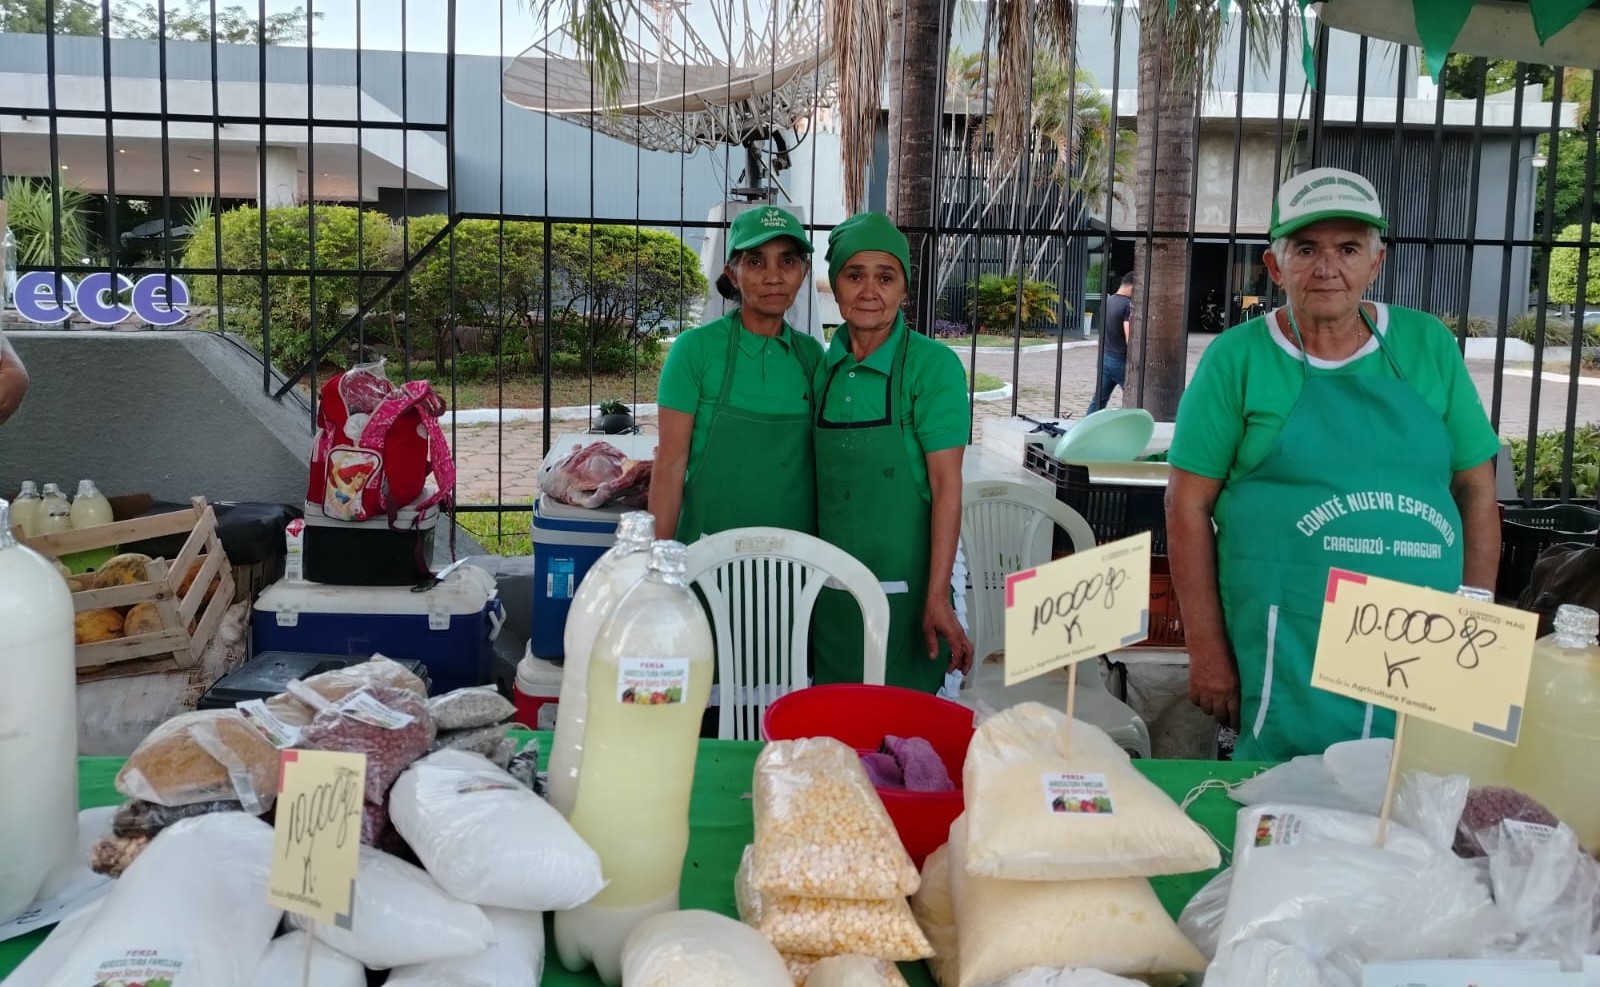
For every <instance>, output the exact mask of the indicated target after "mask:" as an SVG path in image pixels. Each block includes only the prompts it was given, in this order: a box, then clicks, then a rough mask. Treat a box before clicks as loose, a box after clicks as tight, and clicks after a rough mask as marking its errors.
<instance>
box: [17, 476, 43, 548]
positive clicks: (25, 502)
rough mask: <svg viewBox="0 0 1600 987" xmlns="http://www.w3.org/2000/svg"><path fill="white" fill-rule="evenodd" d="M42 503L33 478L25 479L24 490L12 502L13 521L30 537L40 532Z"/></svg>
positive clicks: (23, 482)
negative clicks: (40, 507) (40, 508)
mask: <svg viewBox="0 0 1600 987" xmlns="http://www.w3.org/2000/svg"><path fill="white" fill-rule="evenodd" d="M42 503H43V501H41V500H40V499H39V488H38V487H36V486H34V484H33V481H32V480H23V481H22V492H21V493H19V494H17V499H16V500H13V501H12V502H11V523H12V524H14V525H21V526H22V533H23V534H24V535H26V536H27V537H29V538H32V537H33V536H34V535H37V534H38V533H39V506H40V505H41V504H42Z"/></svg>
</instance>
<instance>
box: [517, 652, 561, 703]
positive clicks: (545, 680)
mask: <svg viewBox="0 0 1600 987" xmlns="http://www.w3.org/2000/svg"><path fill="white" fill-rule="evenodd" d="M517 691H518V692H520V693H522V694H523V695H524V696H540V697H547V696H558V695H560V694H561V666H560V665H557V664H555V663H554V662H549V661H545V660H544V659H543V658H535V657H534V656H533V655H526V656H524V657H523V659H522V661H520V662H518V663H517Z"/></svg>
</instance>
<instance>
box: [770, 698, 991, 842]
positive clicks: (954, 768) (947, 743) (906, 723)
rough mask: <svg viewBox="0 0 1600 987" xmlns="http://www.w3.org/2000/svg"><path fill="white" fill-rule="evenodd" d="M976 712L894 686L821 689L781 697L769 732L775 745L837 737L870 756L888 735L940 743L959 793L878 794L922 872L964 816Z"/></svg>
mask: <svg viewBox="0 0 1600 987" xmlns="http://www.w3.org/2000/svg"><path fill="white" fill-rule="evenodd" d="M972 717H973V712H972V710H970V709H968V708H967V707H965V706H961V705H958V704H956V703H953V702H950V701H949V700H947V699H940V698H939V697H938V696H933V695H929V694H928V693H925V692H917V691H915V690H912V689H901V688H897V687H895V686H889V685H817V686H812V687H811V688H809V689H800V690H798V691H796V692H791V693H789V694H788V695H786V696H783V697H781V698H779V699H778V700H777V701H776V702H774V703H773V704H772V705H771V706H768V707H767V712H766V715H765V716H764V717H763V718H762V720H761V734H762V736H763V737H765V738H766V739H767V740H799V739H801V738H802V737H833V738H835V739H837V740H841V741H843V742H844V743H846V744H849V745H850V746H851V747H854V748H855V749H856V750H858V751H860V752H862V753H867V752H869V751H875V750H877V749H878V745H879V744H881V743H883V738H884V737H885V736H886V735H893V736H896V737H921V738H922V739H923V740H926V741H927V742H928V743H930V744H932V745H933V749H934V750H935V751H936V752H938V754H939V759H940V760H941V761H943V762H944V766H945V769H946V770H948V771H949V772H950V779H951V780H952V781H954V782H955V783H956V790H955V791H953V792H905V791H894V790H891V789H883V788H880V789H878V797H879V798H881V799H882V800H883V807H884V808H885V809H888V810H889V818H890V819H891V820H893V821H894V827H895V829H896V830H897V831H898V832H899V834H900V842H901V843H904V844H905V848H906V852H907V853H909V854H910V855H911V859H912V860H913V861H915V862H916V865H917V867H919V868H920V867H921V866H922V861H923V859H924V858H926V857H927V856H928V854H930V853H932V852H933V851H935V850H937V849H939V848H940V847H941V846H944V843H945V840H947V839H948V838H949V836H950V824H951V823H953V822H955V821H956V817H957V816H959V815H961V810H962V806H963V804H964V803H963V800H962V796H961V767H962V765H963V764H965V763H966V760H967V747H968V745H970V744H971V743H972V732H973V726H972Z"/></svg>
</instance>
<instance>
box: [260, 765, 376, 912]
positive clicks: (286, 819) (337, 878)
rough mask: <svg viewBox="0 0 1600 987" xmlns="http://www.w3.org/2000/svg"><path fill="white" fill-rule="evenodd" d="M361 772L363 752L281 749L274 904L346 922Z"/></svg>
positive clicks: (270, 882)
mask: <svg viewBox="0 0 1600 987" xmlns="http://www.w3.org/2000/svg"><path fill="white" fill-rule="evenodd" d="M366 776H367V759H366V757H364V756H363V755H361V754H343V753H335V752H333V751H301V750H287V751H284V752H283V760H282V762H281V765H280V767H279V774H278V807H277V815H276V817H275V820H274V825H273V833H272V871H271V873H270V874H269V875H268V877H267V899H268V900H269V901H271V902H272V903H273V904H274V905H277V906H278V907H279V908H282V909H283V910H285V911H290V912H294V913H296V914H298V915H304V916H306V917H307V918H311V919H314V920H316V921H318V922H326V923H328V924H330V925H336V926H338V927H339V928H341V929H348V928H350V927H351V919H352V916H351V905H352V904H353V902H354V901H355V888H356V867H357V859H358V857H357V855H358V853H359V852H360V848H361V811H362V799H363V797H364V793H365V791H366Z"/></svg>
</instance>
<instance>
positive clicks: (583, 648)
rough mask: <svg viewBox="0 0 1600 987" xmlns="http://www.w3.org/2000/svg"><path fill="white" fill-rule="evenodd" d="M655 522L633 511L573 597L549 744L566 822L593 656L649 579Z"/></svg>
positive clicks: (552, 777)
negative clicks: (626, 600) (624, 605)
mask: <svg viewBox="0 0 1600 987" xmlns="http://www.w3.org/2000/svg"><path fill="white" fill-rule="evenodd" d="M655 524H656V522H655V518H654V517H652V516H651V515H650V514H649V513H648V512H646V511H631V512H629V513H627V514H624V515H622V518H621V520H620V521H619V522H618V523H617V543H616V544H615V545H613V546H612V547H611V548H610V549H609V550H608V551H607V552H606V553H605V554H604V555H602V556H600V558H599V559H598V560H597V561H596V562H595V564H594V565H593V566H591V567H590V569H589V574H588V575H586V576H584V577H583V582H582V583H580V584H579V585H578V591H577V592H576V593H574V594H573V596H572V607H571V608H570V609H569V610H568V611H567V626H566V629H565V631H564V632H563V634H562V654H563V655H564V656H565V661H564V662H563V663H562V666H561V692H560V698H559V699H558V700H557V701H556V735H555V737H554V738H553V739H552V740H551V743H550V762H549V763H550V767H549V778H548V781H547V785H548V787H547V788H546V793H547V794H546V798H548V799H549V800H550V804H551V805H553V806H555V807H556V809H557V810H558V811H559V812H560V813H561V814H562V815H563V816H571V815H572V805H573V803H574V802H575V801H576V800H577V797H578V771H579V765H580V763H581V762H582V759H583V737H584V726H585V723H586V720H587V717H588V715H589V710H588V706H589V693H588V689H587V685H588V681H589V654H590V650H591V649H592V648H593V647H594V641H595V638H596V637H597V636H598V635H599V634H600V628H601V626H602V625H603V624H604V623H605V621H606V619H607V618H609V617H610V616H611V612H612V610H613V609H614V608H615V607H616V605H617V601H618V600H620V599H622V597H623V596H625V595H626V594H627V593H628V591H629V590H631V589H633V587H634V586H636V585H638V583H639V580H641V579H643V578H644V574H645V570H646V569H647V568H648V566H649V561H650V542H651V541H652V540H653V538H654V532H655Z"/></svg>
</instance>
